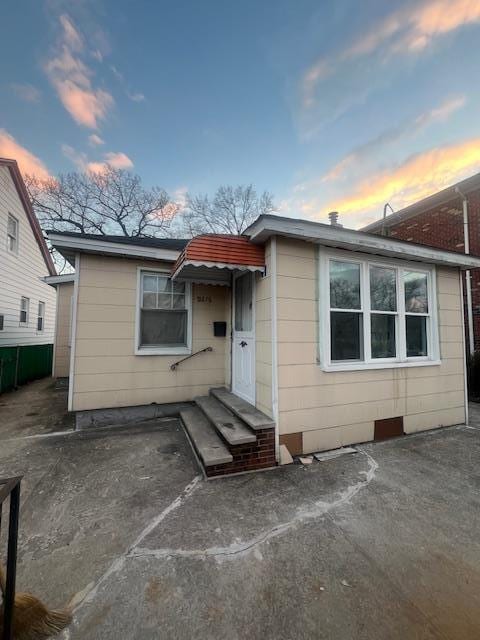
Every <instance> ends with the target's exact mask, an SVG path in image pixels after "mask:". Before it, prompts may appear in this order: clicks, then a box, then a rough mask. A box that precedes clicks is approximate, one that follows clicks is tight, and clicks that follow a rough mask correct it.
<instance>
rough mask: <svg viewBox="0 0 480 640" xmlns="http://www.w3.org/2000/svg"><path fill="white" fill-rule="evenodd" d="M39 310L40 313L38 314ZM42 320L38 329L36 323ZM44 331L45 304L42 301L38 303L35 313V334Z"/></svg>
mask: <svg viewBox="0 0 480 640" xmlns="http://www.w3.org/2000/svg"><path fill="white" fill-rule="evenodd" d="M40 310H41V311H42V313H40ZM40 318H41V319H42V328H41V329H39V328H38V321H39V320H40ZM44 331H45V302H43V300H39V301H38V312H37V333H43V332H44Z"/></svg>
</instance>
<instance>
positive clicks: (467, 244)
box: [455, 187, 475, 355]
mask: <svg viewBox="0 0 480 640" xmlns="http://www.w3.org/2000/svg"><path fill="white" fill-rule="evenodd" d="M455 191H456V192H457V193H458V195H459V196H460V197H461V199H462V204H463V242H464V247H465V253H466V255H469V254H470V234H469V227H468V199H467V196H466V195H465V194H464V193H462V192H461V191H460V189H459V188H458V187H455ZM465 283H466V287H465V288H466V293H467V325H468V351H469V354H470V355H473V353H474V351H475V340H474V336H473V312H472V276H471V274H470V269H467V270H466V271H465Z"/></svg>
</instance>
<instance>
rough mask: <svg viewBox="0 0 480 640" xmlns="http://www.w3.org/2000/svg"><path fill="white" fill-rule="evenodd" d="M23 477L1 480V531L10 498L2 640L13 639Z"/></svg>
mask: <svg viewBox="0 0 480 640" xmlns="http://www.w3.org/2000/svg"><path fill="white" fill-rule="evenodd" d="M21 480H22V476H18V477H16V478H3V479H0V531H1V525H2V513H3V503H4V502H5V501H6V500H7V498H8V497H10V513H9V517H8V537H7V579H6V588H5V593H4V594H3V634H2V640H11V639H12V623H13V604H14V601H15V578H16V573H17V543H18V520H19V515H20V482H21Z"/></svg>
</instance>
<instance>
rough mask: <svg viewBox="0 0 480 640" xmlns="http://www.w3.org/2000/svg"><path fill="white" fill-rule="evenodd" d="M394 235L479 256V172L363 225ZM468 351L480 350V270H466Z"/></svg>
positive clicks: (377, 231)
mask: <svg viewBox="0 0 480 640" xmlns="http://www.w3.org/2000/svg"><path fill="white" fill-rule="evenodd" d="M364 231H367V232H369V233H380V234H384V235H388V236H389V237H391V238H398V239H400V240H407V241H409V242H417V243H419V244H425V245H428V246H431V247H437V248H438V249H447V250H449V251H458V252H462V253H467V254H471V255H474V256H480V173H477V174H475V175H474V176H471V177H469V178H467V179H466V180H462V181H461V182H457V183H456V184H454V185H452V186H451V187H448V188H447V189H443V190H442V191H439V192H437V193H434V194H433V195H431V196H428V197H427V198H424V199H422V200H419V201H418V202H415V203H414V204H412V205H410V206H408V207H405V208H404V209H401V210H400V211H397V212H395V213H393V214H391V215H389V216H386V217H385V218H384V219H382V220H378V221H377V222H373V223H372V224H369V225H368V226H366V227H365V228H364ZM465 294H466V295H465V326H466V329H467V345H468V351H469V353H473V352H474V351H475V350H479V349H480V271H477V270H472V271H468V270H467V272H466V276H465Z"/></svg>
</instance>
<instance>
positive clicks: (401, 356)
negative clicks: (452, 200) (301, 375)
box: [318, 248, 441, 371]
mask: <svg viewBox="0 0 480 640" xmlns="http://www.w3.org/2000/svg"><path fill="white" fill-rule="evenodd" d="M331 260H337V261H341V262H352V263H355V264H359V265H360V306H361V308H360V309H359V310H348V311H356V312H358V313H362V314H363V339H364V345H363V356H364V359H363V360H361V361H360V360H350V361H332V360H331V335H330V312H331V307H330V261H331ZM370 266H375V267H385V268H387V269H388V268H390V269H392V268H394V269H395V272H396V285H397V311H396V312H395V313H394V312H391V314H394V315H395V316H396V325H395V343H396V357H395V358H372V357H371V320H370V317H371V314H372V313H373V314H377V313H378V314H382V313H389V314H390V312H382V311H375V310H373V311H372V310H371V309H370ZM404 271H415V272H417V273H425V274H426V275H427V294H428V310H429V312H428V314H422V313H409V312H405V289H404V282H403V272H404ZM436 293H437V285H436V268H435V265H430V264H424V263H419V262H409V261H408V262H407V261H404V260H398V259H394V258H392V259H390V258H377V257H375V256H370V255H366V254H364V253H363V254H362V253H355V252H351V251H342V250H330V249H325V248H319V296H318V305H319V307H318V314H319V325H320V330H319V353H320V367H321V368H322V369H323V370H324V371H357V370H363V369H390V368H398V367H415V366H432V365H439V364H441V360H440V344H439V333H438V312H437V309H438V304H437V295H436ZM333 311H341V309H333ZM407 315H417V316H427V318H428V319H427V348H428V355H427V356H416V357H407V355H406V333H405V329H406V328H405V322H406V321H405V318H406V316H407Z"/></svg>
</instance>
